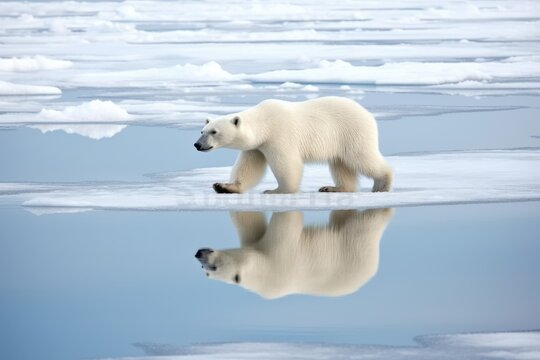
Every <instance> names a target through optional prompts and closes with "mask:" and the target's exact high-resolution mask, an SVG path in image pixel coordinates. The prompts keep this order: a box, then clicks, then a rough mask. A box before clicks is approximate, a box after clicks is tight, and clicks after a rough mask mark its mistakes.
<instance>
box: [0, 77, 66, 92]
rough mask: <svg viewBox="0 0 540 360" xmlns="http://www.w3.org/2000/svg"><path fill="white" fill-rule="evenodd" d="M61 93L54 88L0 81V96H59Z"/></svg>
mask: <svg viewBox="0 0 540 360" xmlns="http://www.w3.org/2000/svg"><path fill="white" fill-rule="evenodd" d="M61 93H62V90H60V89H59V88H57V87H54V86H43V85H26V84H14V83H12V82H9V81H1V80H0V95H59V94H61Z"/></svg>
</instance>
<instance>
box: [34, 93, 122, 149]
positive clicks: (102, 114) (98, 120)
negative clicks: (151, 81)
mask: <svg viewBox="0 0 540 360" xmlns="http://www.w3.org/2000/svg"><path fill="white" fill-rule="evenodd" d="M130 119H131V116H130V115H129V114H128V112H127V111H126V110H125V109H123V108H122V107H120V106H118V105H116V104H115V103H113V102H112V101H101V100H92V101H90V102H85V103H82V104H81V105H78V106H68V107H66V108H65V109H63V110H54V109H42V110H41V111H40V112H39V113H38V114H37V115H35V117H34V118H33V119H32V124H31V125H29V126H30V127H32V128H36V129H39V130H41V131H42V132H44V133H46V132H49V131H56V130H63V131H65V132H66V133H68V134H80V135H83V136H88V137H90V138H92V139H96V140H99V139H101V138H104V137H111V136H114V135H115V134H117V133H119V132H120V131H122V129H124V128H125V127H126V125H123V124H115V122H116V123H118V122H126V121H128V120H130Z"/></svg>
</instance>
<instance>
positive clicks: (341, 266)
mask: <svg viewBox="0 0 540 360" xmlns="http://www.w3.org/2000/svg"><path fill="white" fill-rule="evenodd" d="M392 213H393V211H392V209H375V210H366V211H354V210H339V211H332V212H331V213H330V219H329V224H328V225H326V226H307V227H304V218H303V214H302V213H301V212H297V211H294V212H278V213H274V214H273V215H272V217H271V219H270V222H269V223H268V224H267V223H266V219H265V216H264V213H261V212H231V217H232V221H233V223H234V225H235V227H236V230H237V232H238V236H239V237H240V242H241V246H240V248H237V249H227V250H213V249H208V248H203V249H199V250H198V251H197V254H196V255H195V257H196V258H197V259H198V260H199V261H200V262H201V264H202V266H203V268H204V269H205V271H206V274H207V275H208V277H210V278H212V279H217V280H221V281H225V282H228V283H237V284H239V285H240V286H242V287H244V288H245V289H247V290H250V291H253V292H256V293H257V294H259V295H261V296H263V297H265V298H269V299H274V298H279V297H282V296H286V295H290V294H310V295H321V296H342V295H347V294H351V293H353V292H355V291H356V290H358V289H359V288H360V287H361V286H363V285H364V284H365V283H366V282H367V281H368V280H369V279H370V278H371V277H372V276H373V275H374V274H375V273H376V272H377V268H378V264H379V241H380V239H381V236H382V234H383V232H384V229H385V228H386V225H387V224H388V222H389V221H390V219H391V217H392Z"/></svg>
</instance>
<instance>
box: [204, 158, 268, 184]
mask: <svg viewBox="0 0 540 360" xmlns="http://www.w3.org/2000/svg"><path fill="white" fill-rule="evenodd" d="M265 170H266V158H265V157H264V155H263V153H262V152H260V151H259V150H246V151H242V152H241V153H240V155H238V159H237V160H236V163H235V164H234V167H233V169H232V172H231V180H230V181H231V182H230V183H215V184H214V186H213V187H214V190H215V191H216V192H217V193H242V192H244V191H246V190H248V189H250V188H252V187H253V186H255V185H257V183H258V182H259V181H260V180H261V178H262V177H263V175H264V171H265Z"/></svg>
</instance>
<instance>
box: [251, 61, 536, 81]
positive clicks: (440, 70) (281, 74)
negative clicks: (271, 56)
mask: <svg viewBox="0 0 540 360" xmlns="http://www.w3.org/2000/svg"><path fill="white" fill-rule="evenodd" d="M539 65H540V62H537V61H533V60H529V61H522V62H459V63H454V62H395V63H385V64H383V65H380V66H355V65H352V64H351V63H349V62H347V61H343V60H335V61H328V60H322V61H320V62H319V63H318V66H317V67H315V68H308V69H300V70H274V71H269V72H265V73H259V74H250V75H246V76H245V78H246V79H249V80H253V81H262V82H282V81H292V82H299V83H305V82H318V83H348V84H378V85H437V84H446V83H459V82H464V81H467V80H472V81H490V80H496V79H505V78H515V77H539V76H540V66H539Z"/></svg>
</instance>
